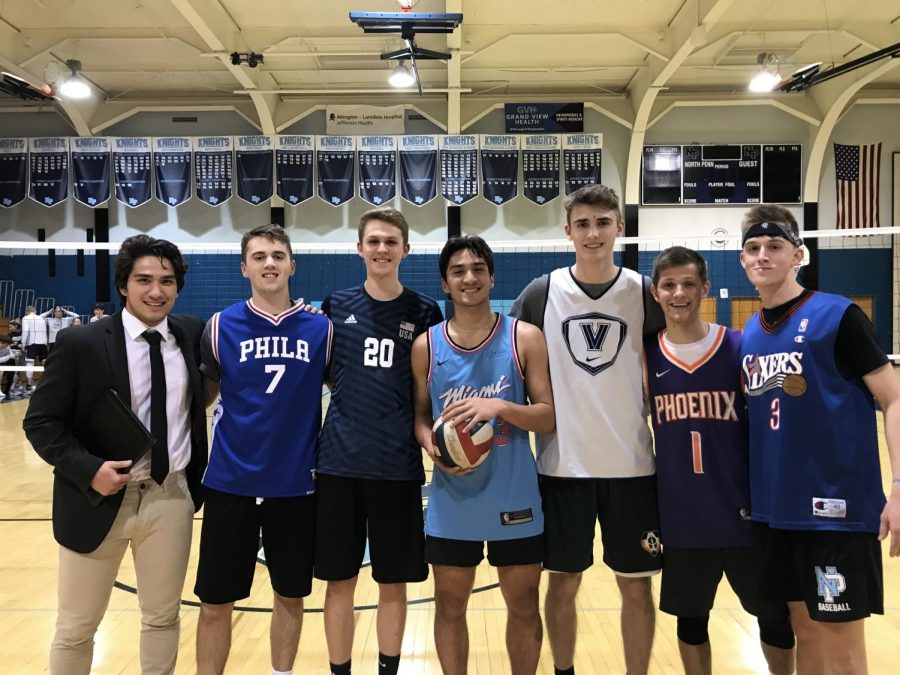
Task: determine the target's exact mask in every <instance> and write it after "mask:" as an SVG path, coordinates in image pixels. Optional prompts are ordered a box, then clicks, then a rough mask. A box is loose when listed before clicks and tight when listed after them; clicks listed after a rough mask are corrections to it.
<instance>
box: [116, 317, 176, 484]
mask: <svg viewBox="0 0 900 675" xmlns="http://www.w3.org/2000/svg"><path fill="white" fill-rule="evenodd" d="M122 325H123V326H124V327H125V350H126V352H127V354H128V379H129V381H130V382H131V409H132V410H133V411H134V414H135V415H137V416H138V419H140V420H141V422H142V423H143V424H144V426H145V427H147V428H148V429H150V428H151V427H150V345H149V344H147V341H146V340H144V337H143V335H142V333H143V332H144V331H146V330H155V331H157V332H158V333H159V334H160V335H162V342H161V343H160V350H161V351H162V358H163V365H164V367H165V370H166V389H167V392H166V418H167V421H168V430H169V439H168V440H169V471H170V472H174V471H181V470H182V469H184V468H185V467H186V466H187V465H188V460H190V457H191V423H190V403H191V394H190V386H189V384H188V373H187V364H185V361H184V356H183V355H182V353H181V349H180V348H179V346H178V342H177V341H176V340H175V336H174V335H172V333H171V332H170V331H169V320H168V318H166V319H163V320H162V322H161V323H160V324H159V325H156V326H145V325H144V324H143V322H141V321H140V320H139V319H138V318H137V317H135V316H134V315H133V314H131V312H129V311H128V310H127V309H124V310H122ZM131 475H132V476H133V477H134V478H136V479H145V478H149V477H150V453H149V452H148V453H147V454H146V455H144V456H143V457H142V458H141V459H139V460H138V461H137V463H136V464H135V465H134V466H132V467H131Z"/></svg>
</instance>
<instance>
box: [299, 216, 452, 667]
mask: <svg viewBox="0 0 900 675" xmlns="http://www.w3.org/2000/svg"><path fill="white" fill-rule="evenodd" d="M358 234H359V243H358V244H357V251H358V252H359V255H360V257H361V258H362V259H363V262H365V264H366V280H365V283H363V284H362V285H361V286H354V287H353V288H346V289H344V290H341V291H335V292H334V293H332V294H331V295H329V296H328V297H326V298H325V302H323V303H322V310H323V311H324V312H325V314H327V315H328V316H329V317H330V318H331V320H332V322H333V325H334V358H333V359H332V367H331V377H329V379H330V380H331V381H332V382H333V389H332V392H331V403H330V404H329V406H328V414H327V415H326V417H325V425H324V426H323V427H322V433H321V434H320V435H319V456H318V460H317V463H316V517H317V519H318V524H317V526H316V554H315V574H316V578H317V579H322V580H324V581H327V582H328V590H327V591H326V593H325V639H326V641H327V642H328V658H329V661H330V662H331V673H332V675H350V652H351V649H352V647H353V627H354V623H355V621H354V617H353V594H354V591H355V590H356V580H357V578H358V576H359V569H360V567H361V566H362V562H363V554H364V552H365V549H366V539H367V538H368V541H369V557H370V559H371V562H372V578H373V579H374V580H375V581H376V582H377V583H378V618H377V631H376V632H377V633H378V673H379V675H396V673H397V668H398V665H399V663H400V646H401V643H402V641H403V629H404V626H405V625H406V584H407V583H410V582H418V581H424V580H425V579H426V578H427V577H428V566H427V565H426V564H425V532H424V530H423V522H422V483H423V482H424V481H425V471H424V469H423V467H422V448H421V447H420V446H419V443H418V442H417V441H416V438H415V436H414V435H413V402H412V370H411V367H410V352H411V350H412V344H413V340H415V339H416V337H417V336H418V335H420V334H422V333H424V332H425V331H426V330H428V327H429V326H433V325H435V324H437V323H440V322H441V321H442V320H443V318H444V317H443V315H442V314H441V310H440V308H439V307H438V305H437V303H436V302H435V301H434V300H432V299H431V298H428V297H425V296H424V295H421V294H420V293H416V292H415V291H414V290H412V289H410V288H407V287H404V286H403V284H401V283H400V262H401V261H402V260H403V258H405V257H406V254H407V253H409V224H408V223H407V222H406V218H404V217H403V214H402V213H400V212H399V211H398V210H396V209H392V208H388V207H382V208H377V209H370V210H369V211H366V212H365V213H364V214H362V216H361V217H360V219H359V228H358ZM362 383H365V384H364V385H363V384H362Z"/></svg>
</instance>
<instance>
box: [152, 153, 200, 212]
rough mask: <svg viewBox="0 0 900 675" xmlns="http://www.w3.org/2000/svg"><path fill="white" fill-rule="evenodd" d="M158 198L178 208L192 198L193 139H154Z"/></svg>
mask: <svg viewBox="0 0 900 675" xmlns="http://www.w3.org/2000/svg"><path fill="white" fill-rule="evenodd" d="M153 167H154V169H155V170H156V198H157V199H158V200H159V201H161V202H162V203H163V204H165V205H166V206H178V205H179V204H183V203H184V202H186V201H187V200H188V199H190V198H191V139H190V138H187V137H183V136H168V137H165V138H154V139H153Z"/></svg>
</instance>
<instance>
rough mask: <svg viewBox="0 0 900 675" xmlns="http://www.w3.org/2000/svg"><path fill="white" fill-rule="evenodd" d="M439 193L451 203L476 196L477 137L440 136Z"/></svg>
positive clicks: (462, 201)
mask: <svg viewBox="0 0 900 675" xmlns="http://www.w3.org/2000/svg"><path fill="white" fill-rule="evenodd" d="M438 150H440V158H441V194H442V195H443V196H444V199H446V200H447V201H448V202H450V203H451V204H457V205H459V204H465V203H466V202H467V201H469V200H470V199H472V198H473V197H477V196H478V137H477V136H440V137H439V138H438Z"/></svg>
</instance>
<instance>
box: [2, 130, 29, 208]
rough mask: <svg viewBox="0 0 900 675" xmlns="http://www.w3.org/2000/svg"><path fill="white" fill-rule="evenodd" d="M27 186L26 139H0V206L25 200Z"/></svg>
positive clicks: (12, 204) (8, 205) (11, 204)
mask: <svg viewBox="0 0 900 675" xmlns="http://www.w3.org/2000/svg"><path fill="white" fill-rule="evenodd" d="M27 186H28V139H27V138H0V206H3V207H5V208H9V207H11V206H15V205H16V204H18V203H20V202H21V201H22V200H23V199H25V196H26V193H27Z"/></svg>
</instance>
